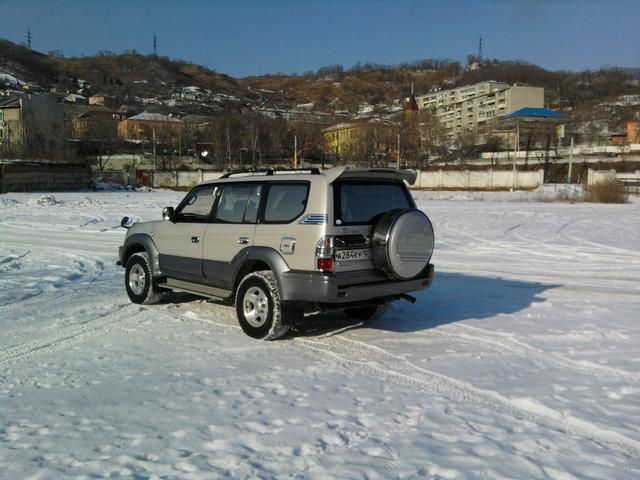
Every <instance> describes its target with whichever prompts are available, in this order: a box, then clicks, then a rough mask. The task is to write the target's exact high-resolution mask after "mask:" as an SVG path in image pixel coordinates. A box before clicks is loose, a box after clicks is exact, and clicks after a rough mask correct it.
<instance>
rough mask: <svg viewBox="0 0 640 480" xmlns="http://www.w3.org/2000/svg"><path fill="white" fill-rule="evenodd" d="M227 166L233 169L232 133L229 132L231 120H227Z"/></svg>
mask: <svg viewBox="0 0 640 480" xmlns="http://www.w3.org/2000/svg"><path fill="white" fill-rule="evenodd" d="M227 168H228V170H229V171H231V133H230V132H229V122H228V121H227Z"/></svg>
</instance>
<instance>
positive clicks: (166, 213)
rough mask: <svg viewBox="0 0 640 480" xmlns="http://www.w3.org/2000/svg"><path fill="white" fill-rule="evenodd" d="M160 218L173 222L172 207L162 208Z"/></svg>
mask: <svg viewBox="0 0 640 480" xmlns="http://www.w3.org/2000/svg"><path fill="white" fill-rule="evenodd" d="M162 218H163V219H165V220H169V221H171V220H173V207H164V208H163V209H162Z"/></svg>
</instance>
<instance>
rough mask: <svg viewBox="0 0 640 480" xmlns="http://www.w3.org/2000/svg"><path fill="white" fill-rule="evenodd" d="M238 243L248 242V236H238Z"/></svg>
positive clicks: (244, 243)
mask: <svg viewBox="0 0 640 480" xmlns="http://www.w3.org/2000/svg"><path fill="white" fill-rule="evenodd" d="M238 243H239V244H240V245H246V244H247V243H249V237H240V238H238Z"/></svg>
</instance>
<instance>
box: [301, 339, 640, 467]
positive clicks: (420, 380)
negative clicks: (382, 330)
mask: <svg viewBox="0 0 640 480" xmlns="http://www.w3.org/2000/svg"><path fill="white" fill-rule="evenodd" d="M290 345H291V346H292V347H293V348H296V349H298V350H300V351H302V352H307V353H311V354H314V355H322V356H324V357H327V358H329V359H331V360H332V361H333V362H335V363H336V364H337V365H340V366H343V367H347V368H348V369H349V371H351V372H356V373H360V374H363V375H370V376H373V377H375V378H378V379H380V380H382V381H388V382H392V383H396V384H399V385H403V386H408V387H411V388H417V389H419V390H421V391H426V392H429V393H434V394H437V395H441V396H443V397H445V398H448V399H450V400H454V401H458V402H464V403H471V404H474V405H478V406H480V407H485V408H489V409H491V410H493V411H495V412H497V413H501V414H506V415H509V416H511V417H514V418H517V419H519V420H526V421H530V422H533V423H536V424H538V425H540V426H542V427H545V428H550V429H552V430H556V431H560V432H562V433H566V434H570V435H576V436H579V437H581V438H585V439H588V440H591V441H593V442H595V443H597V444H598V445H601V446H603V447H605V448H608V449H611V450H615V451H617V452H619V453H621V454H623V455H626V456H629V457H634V458H638V457H640V442H638V441H636V440H633V439H631V438H629V437H627V436H625V435H623V434H621V433H618V432H615V431H613V430H609V429H606V428H603V427H600V426H598V425H595V424H593V423H591V422H588V421H585V420H582V419H580V418H577V417H575V416H573V415H569V414H566V413H564V412H561V411H558V410H555V409H553V408H550V407H548V406H546V405H544V404H542V403H539V402H536V401H532V400H529V399H519V398H516V399H511V398H508V397H505V396H503V395H501V394H500V393H498V392H496V391H493V390H484V389H480V388H477V387H474V386H473V385H472V384H470V383H467V382H463V381H460V380H457V379H454V378H451V377H447V376H445V375H442V374H439V373H436V372H432V371H430V370H427V369H425V368H422V367H419V366H417V365H414V364H412V363H411V362H409V361H408V360H406V359H404V358H403V357H400V356H397V355H393V354H391V353H389V352H387V351H386V350H384V349H382V348H380V347H377V346H374V345H370V344H367V343H364V342H360V341H357V340H352V339H347V338H344V337H338V336H335V337H324V338H323V339H322V340H309V339H304V338H294V339H292V340H291V342H290Z"/></svg>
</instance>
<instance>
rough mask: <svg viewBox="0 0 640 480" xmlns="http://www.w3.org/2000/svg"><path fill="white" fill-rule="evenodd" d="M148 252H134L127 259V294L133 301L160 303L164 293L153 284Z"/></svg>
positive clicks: (125, 275)
mask: <svg viewBox="0 0 640 480" xmlns="http://www.w3.org/2000/svg"><path fill="white" fill-rule="evenodd" d="M149 265H150V263H149V255H148V254H147V252H138V253H134V254H133V255H131V257H129V260H128V261H127V268H126V270H125V273H124V285H125V288H126V290H127V295H129V299H130V300H131V301H132V302H133V303H142V304H144V305H151V304H153V303H158V302H159V301H160V299H161V298H162V294H161V293H160V292H158V291H157V290H156V288H155V286H154V284H153V278H152V276H151V268H150V267H149Z"/></svg>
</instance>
